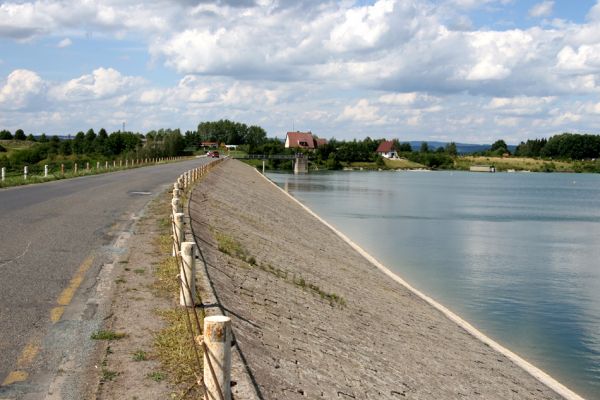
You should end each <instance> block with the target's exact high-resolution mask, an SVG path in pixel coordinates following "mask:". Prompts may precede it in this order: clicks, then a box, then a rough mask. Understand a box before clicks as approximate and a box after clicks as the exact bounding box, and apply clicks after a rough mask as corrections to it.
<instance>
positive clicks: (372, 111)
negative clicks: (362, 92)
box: [338, 99, 385, 124]
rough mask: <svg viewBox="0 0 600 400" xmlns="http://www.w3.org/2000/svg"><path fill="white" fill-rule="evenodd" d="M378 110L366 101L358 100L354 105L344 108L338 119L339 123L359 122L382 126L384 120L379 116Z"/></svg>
mask: <svg viewBox="0 0 600 400" xmlns="http://www.w3.org/2000/svg"><path fill="white" fill-rule="evenodd" d="M378 113H379V108H378V107H376V106H373V105H371V104H369V101H368V100H367V99H360V100H359V101H358V102H357V103H356V104H354V105H347V106H346V107H344V110H343V111H342V113H341V115H340V116H339V117H338V119H339V120H340V121H344V120H347V121H359V122H367V123H370V124H383V123H385V118H384V117H382V116H380V115H379V114H378Z"/></svg>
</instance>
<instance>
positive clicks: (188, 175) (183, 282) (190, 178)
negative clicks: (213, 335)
mask: <svg viewBox="0 0 600 400" xmlns="http://www.w3.org/2000/svg"><path fill="white" fill-rule="evenodd" d="M221 161H223V160H222V159H221V160H218V161H217V162H214V163H210V164H208V165H204V166H202V167H201V168H197V169H195V170H189V171H187V172H185V173H184V174H182V175H181V176H180V178H179V179H177V182H180V184H181V182H182V183H183V186H184V187H182V188H181V190H182V192H184V193H185V192H187V191H189V190H190V189H191V184H192V182H195V181H196V180H197V179H198V178H200V177H202V176H204V175H205V174H206V173H208V172H209V171H210V170H211V169H212V168H214V165H212V164H215V165H217V164H219V163H220V162H221ZM173 211H174V210H172V214H173V215H172V216H171V228H172V231H173V241H174V246H175V260H176V264H177V267H178V269H179V271H180V273H179V274H178V276H177V277H178V281H179V287H180V290H181V291H182V293H184V303H186V304H187V301H186V299H185V292H187V293H188V295H189V298H190V300H191V301H192V302H193V299H194V294H193V292H192V288H191V286H190V283H189V281H188V277H187V274H186V273H185V266H186V265H187V263H186V262H185V260H184V259H183V257H182V256H181V239H182V238H180V237H179V230H178V229H177V226H176V224H175V215H174V212H173ZM193 257H195V254H192V258H193ZM190 270H191V268H190ZM182 275H183V276H182ZM192 279H194V278H193V277H192ZM184 308H185V315H186V326H187V329H188V333H189V335H190V337H191V340H192V346H193V348H194V353H195V358H196V363H197V365H198V368H199V370H202V368H203V366H202V364H201V363H200V355H199V353H198V347H197V345H200V346H202V350H203V352H204V354H206V360H207V362H208V368H209V370H210V373H211V376H212V378H213V381H214V382H218V379H217V376H216V373H215V370H214V367H213V364H212V361H211V355H210V352H209V351H208V347H207V346H206V343H205V342H204V340H203V339H200V340H198V343H197V340H196V338H195V336H194V329H193V325H192V318H191V317H190V311H191V312H192V313H193V315H194V320H195V321H194V322H195V325H196V329H197V330H198V333H199V334H200V335H199V337H200V338H201V337H202V335H203V332H202V328H201V326H200V318H199V317H198V313H197V311H196V307H195V305H194V304H193V305H192V306H191V307H188V306H187V305H184ZM196 377H197V378H198V375H196ZM198 384H200V385H201V386H202V388H203V389H204V391H205V392H206V391H207V386H206V384H205V382H204V378H198ZM215 386H216V388H217V393H218V395H219V399H220V400H225V397H224V395H223V392H222V390H221V387H220V385H218V384H217V385H215Z"/></svg>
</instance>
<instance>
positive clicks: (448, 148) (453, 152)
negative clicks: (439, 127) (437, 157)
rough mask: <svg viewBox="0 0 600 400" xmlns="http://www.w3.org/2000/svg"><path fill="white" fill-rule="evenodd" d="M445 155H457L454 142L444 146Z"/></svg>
mask: <svg viewBox="0 0 600 400" xmlns="http://www.w3.org/2000/svg"><path fill="white" fill-rule="evenodd" d="M446 153H448V154H449V155H451V156H456V155H457V154H458V151H457V150H456V143H454V142H450V143H448V144H447V145H446Z"/></svg>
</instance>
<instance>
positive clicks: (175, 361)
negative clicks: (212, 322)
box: [134, 193, 204, 399]
mask: <svg viewBox="0 0 600 400" xmlns="http://www.w3.org/2000/svg"><path fill="white" fill-rule="evenodd" d="M169 200H170V193H165V194H164V195H163V196H162V198H161V201H160V202H159V203H156V204H160V205H161V206H160V207H157V208H156V209H154V208H153V207H154V205H151V211H152V212H154V213H155V215H156V216H157V229H158V232H159V237H158V238H157V241H156V243H155V246H156V248H157V253H158V254H159V257H158V259H157V262H156V268H155V269H154V278H155V282H154V289H155V290H156V293H157V294H158V295H160V296H163V297H167V298H170V299H173V301H177V302H178V301H179V300H178V296H179V282H178V279H177V274H178V273H179V267H178V265H177V261H176V259H175V257H172V256H171V250H172V245H173V241H172V238H171V223H170V221H169V219H168V216H169V212H170V202H169ZM198 297H199V298H200V296H198ZM186 312H187V311H186V310H185V309H183V308H181V307H174V308H170V309H166V310H156V313H157V314H158V316H159V317H160V318H161V319H162V320H163V321H164V323H165V324H164V325H165V327H164V328H163V329H162V330H161V331H159V332H158V333H156V334H155V335H154V343H153V347H152V355H153V358H154V357H156V359H157V360H158V361H159V362H160V364H161V367H160V368H161V370H162V371H164V372H152V373H151V374H148V375H147V377H148V378H149V379H152V380H155V381H157V382H158V381H161V380H163V379H167V377H168V378H169V381H170V382H171V383H173V384H175V385H178V384H182V385H183V386H185V387H187V388H194V389H192V390H186V391H185V392H184V393H183V394H182V395H181V397H180V398H186V399H188V398H189V399H191V398H200V394H199V393H198V392H197V389H196V387H197V384H196V380H197V378H196V376H202V371H201V370H200V371H199V370H198V369H199V368H198V365H197V363H196V355H195V351H194V347H193V346H194V345H193V343H192V339H191V337H190V333H189V331H188V326H187V322H186V321H187V317H186V314H185V313H186ZM198 314H199V315H198V316H199V319H200V324H201V326H202V324H203V318H204V313H203V311H202V310H198ZM190 317H191V319H192V321H193V324H192V325H193V333H194V336H197V335H199V334H200V332H198V330H197V329H196V327H195V323H194V317H193V316H191V315H190ZM198 352H199V357H200V362H202V350H201V349H198ZM136 355H137V357H141V356H142V353H140V354H138V352H136V353H134V357H136ZM144 355H145V353H144ZM134 359H135V358H134Z"/></svg>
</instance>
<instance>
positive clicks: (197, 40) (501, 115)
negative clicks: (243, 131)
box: [0, 0, 600, 136]
mask: <svg viewBox="0 0 600 400" xmlns="http://www.w3.org/2000/svg"><path fill="white" fill-rule="evenodd" d="M365 3H367V2H353V1H343V2H336V1H326V2H322V1H316V0H315V1H303V2H295V1H284V0H280V1H266V0H202V1H192V0H178V1H175V2H169V1H165V0H150V1H147V2H144V3H141V2H139V1H135V0H124V1H117V0H98V1H93V2H92V1H83V2H75V3H72V2H67V1H66V0H39V1H33V2H27V1H17V0H15V1H9V2H2V3H1V4H0V37H5V38H7V37H8V38H14V39H16V41H17V42H22V41H29V43H31V42H35V41H36V39H37V38H40V37H44V38H50V41H49V42H50V43H53V44H56V45H57V46H58V47H66V46H69V45H72V41H77V42H78V43H79V41H78V38H80V37H81V36H82V35H85V33H86V32H92V33H94V34H95V33H96V32H99V33H100V35H101V36H102V37H103V38H107V37H109V38H111V37H112V38H119V39H122V38H126V39H128V40H133V41H139V40H140V38H141V40H142V42H141V43H136V45H138V46H146V47H147V49H148V52H149V54H150V55H151V57H152V60H151V63H152V65H158V64H162V65H165V66H166V67H167V68H168V69H170V70H171V71H172V72H173V73H175V74H179V77H178V79H179V80H178V81H177V82H176V83H175V84H173V85H171V86H169V87H162V86H160V85H152V84H150V83H149V82H147V81H144V80H143V79H141V78H140V77H135V76H127V75H124V74H122V73H121V72H119V71H117V70H116V69H114V68H110V67H111V65H110V64H107V65H105V67H104V68H96V69H94V70H91V71H89V72H87V73H86V74H84V75H82V76H79V77H75V78H72V79H69V80H66V81H65V80H63V81H61V82H44V81H43V80H42V79H41V78H40V77H39V76H38V78H39V79H40V81H39V82H37V83H35V79H34V78H32V77H31V76H30V77H29V78H25V77H23V76H21V77H19V76H16V77H13V76H12V74H11V76H9V77H8V78H7V79H6V81H5V82H4V83H2V85H3V86H1V88H2V89H1V90H2V91H1V92H0V93H1V95H0V96H1V97H0V99H1V101H0V106H1V107H3V108H4V109H6V107H7V104H8V103H9V101H8V100H6V99H8V98H9V97H10V98H11V99H12V103H13V104H17V105H18V104H20V106H18V107H21V109H26V108H28V107H29V108H31V106H32V104H33V103H34V101H33V100H34V99H35V98H43V97H44V96H46V94H47V96H48V98H49V99H50V100H52V104H53V106H55V107H68V108H69V111H70V112H72V113H73V114H72V115H75V116H78V115H84V114H85V113H86V112H87V111H86V110H93V109H94V106H96V107H95V108H96V109H98V108H99V107H98V105H99V104H101V105H102V106H106V107H112V109H113V113H112V114H111V115H116V114H115V112H114V109H115V107H118V108H119V110H118V111H119V112H125V113H130V115H129V116H128V117H127V118H128V120H134V119H135V116H136V115H140V116H142V115H145V117H140V119H143V120H144V121H145V122H144V123H145V124H149V123H151V122H152V121H157V120H159V119H160V118H161V116H162V115H164V116H165V117H164V118H165V120H166V121H167V124H168V121H169V119H168V117H167V116H173V115H178V116H179V118H180V119H181V120H184V121H189V120H197V119H199V118H202V117H203V116H207V117H209V118H213V117H214V116H218V117H230V118H233V117H234V116H238V117H244V118H249V119H253V120H255V121H258V120H261V119H264V118H266V119H265V121H266V122H265V123H266V124H270V126H271V127H272V129H275V130H276V129H283V125H282V122H281V121H282V120H287V121H289V120H292V119H298V118H300V117H301V118H306V119H307V120H308V121H310V122H311V123H314V124H315V125H313V126H321V127H322V128H323V129H325V130H328V129H329V130H331V131H333V132H335V131H336V130H340V131H343V132H349V134H350V133H356V134H360V133H362V131H360V129H363V130H364V129H368V127H370V126H372V125H373V126H377V127H379V128H380V129H384V128H386V129H388V128H390V129H391V128H393V127H394V126H395V124H398V125H399V126H402V127H404V126H406V127H407V129H412V127H414V130H413V132H417V131H418V130H419V129H421V130H426V131H428V132H431V134H432V135H445V134H448V132H447V131H448V129H450V128H449V125H452V124H454V125H455V126H456V127H457V128H456V129H457V130H460V131H461V132H464V131H465V129H464V128H465V126H467V127H468V126H469V124H471V125H472V126H473V125H474V126H476V127H478V128H476V129H479V128H480V127H485V128H486V129H487V130H489V131H493V129H497V128H496V126H497V125H498V126H503V127H513V128H515V130H516V129H517V128H518V129H521V127H522V126H523V124H524V123H526V122H527V121H531V120H532V119H534V118H535V119H543V118H544V117H546V118H547V119H548V121H552V124H554V123H562V124H563V125H560V126H564V124H569V123H571V124H576V123H588V124H589V126H593V124H592V123H591V122H589V121H590V120H589V118H588V117H587V116H586V112H585V110H584V109H583V108H580V109H574V108H573V109H571V108H569V107H567V103H568V100H569V99H570V98H571V99H572V98H574V97H583V101H587V103H589V104H593V105H595V104H596V103H597V101H595V100H594V99H595V98H594V97H593V96H597V95H598V93H599V92H600V86H599V82H598V80H599V79H600V57H599V56H598V54H600V39H599V38H600V3H598V4H596V5H595V6H594V7H593V8H591V9H590V10H589V12H588V14H587V19H586V21H585V22H583V23H575V22H570V21H567V20H561V21H555V22H554V23H552V24H550V23H548V24H545V23H544V24H543V25H540V26H532V27H528V28H514V27H513V28H511V29H495V28H494V27H492V28H490V27H486V28H485V29H484V28H478V27H477V26H476V25H475V23H476V22H478V21H477V18H475V15H476V14H475V12H477V13H479V12H489V13H492V12H496V11H497V10H502V9H504V7H507V6H511V7H512V6H514V5H515V4H516V2H514V1H512V2H511V0H478V1H475V0H435V1H434V0H423V1H402V0H375V1H373V2H368V4H365ZM553 6H554V2H553V1H540V2H538V3H537V4H535V6H533V7H532V8H531V9H529V10H525V11H524V12H525V13H527V12H529V15H530V16H531V17H533V18H543V17H548V16H552V15H553V14H556V13H555V11H554V8H553ZM449 10H450V11H449ZM475 10H476V11H475ZM490 10H492V11H490ZM493 10H496V11H493ZM471 17H473V21H475V22H473V21H472V20H471ZM55 51H57V50H56V49H55ZM3 58H4V59H5V60H7V59H8V58H7V57H6V56H4V55H3ZM29 72H30V73H33V74H35V72H32V71H29ZM15 73H16V71H15ZM144 73H145V71H140V73H139V74H140V75H144ZM17 75H19V74H17ZM36 76H37V75H36ZM17 79H24V81H27V82H30V83H31V86H29V87H28V86H26V85H25V86H23V87H25V92H27V93H30V95H28V96H29V97H28V96H26V95H24V97H23V98H21V99H20V98H17V96H16V94H15V90H16V86H15V85H16V84H15V83H14V82H16V80H17ZM32 82H33V83H32ZM19 84H20V83H19ZM38 89H39V91H38V92H35V90H38ZM586 96H588V98H586ZM457 99H460V101H457ZM590 99H592V100H590ZM588 100H589V101H588ZM15 107H16V106H15ZM582 107H583V106H582ZM589 107H591V108H589ZM594 107H595V106H594ZM551 108H552V109H555V108H556V109H560V110H562V111H563V112H562V113H553V114H551V113H550V111H551V110H550V109H551ZM588 108H589V109H595V108H593V107H592V106H588ZM15 109H16V108H15ZM144 110H146V111H144ZM265 110H267V112H265ZM473 110H478V111H480V113H481V115H480V114H477V113H476V114H475V115H474V111H473ZM569 113H570V114H569ZM148 114H152V115H151V118H150V117H148ZM591 114H593V115H596V113H591ZM265 115H267V117H265ZM577 116H579V117H580V119H579V120H576V118H577ZM121 117H122V118H125V116H121V115H119V118H121ZM90 118H92V117H90ZM94 118H95V117H94ZM98 118H100V117H98ZM115 118H116V117H115ZM516 121H518V124H516V123H515V122H516ZM196 122H197V121H196ZM465 124H467V125H465ZM486 124H487V125H486ZM550 125H551V124H550V123H549V124H548V125H547V126H550ZM531 126H532V127H534V128H535V126H534V125H533V123H532V125H531ZM539 126H541V125H539ZM552 126H558V125H552ZM267 127H268V126H267ZM355 130H356V131H355ZM274 133H275V132H274ZM371 136H375V134H371Z"/></svg>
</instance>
